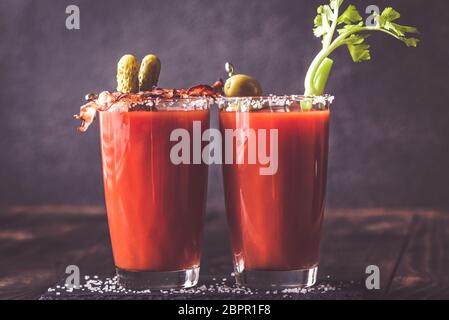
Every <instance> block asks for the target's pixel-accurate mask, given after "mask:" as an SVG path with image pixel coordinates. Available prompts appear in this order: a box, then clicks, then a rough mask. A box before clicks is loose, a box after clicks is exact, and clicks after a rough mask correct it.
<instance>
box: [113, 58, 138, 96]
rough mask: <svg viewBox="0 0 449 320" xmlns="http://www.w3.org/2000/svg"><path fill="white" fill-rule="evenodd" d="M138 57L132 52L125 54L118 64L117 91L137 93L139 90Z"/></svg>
mask: <svg viewBox="0 0 449 320" xmlns="http://www.w3.org/2000/svg"><path fill="white" fill-rule="evenodd" d="M138 68H139V67H138V64H137V59H136V57H134V56H133V55H131V54H127V55H124V56H123V57H122V58H121V59H120V60H119V62H118V64H117V91H118V92H123V93H135V92H137V91H139V81H138V79H137V78H138Z"/></svg>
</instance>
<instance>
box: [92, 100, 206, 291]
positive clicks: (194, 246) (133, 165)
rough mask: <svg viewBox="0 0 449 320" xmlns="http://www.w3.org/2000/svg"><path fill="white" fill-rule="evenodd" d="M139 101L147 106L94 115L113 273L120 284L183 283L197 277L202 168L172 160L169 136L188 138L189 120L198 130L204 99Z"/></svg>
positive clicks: (167, 285) (203, 199) (203, 189)
mask: <svg viewBox="0 0 449 320" xmlns="http://www.w3.org/2000/svg"><path fill="white" fill-rule="evenodd" d="M149 101H150V103H149ZM125 104H126V102H125ZM145 104H146V105H147V106H148V105H152V111H148V110H146V111H137V110H139V109H137V110H136V111H128V112H122V111H120V109H121V108H122V107H123V105H122V106H120V107H119V108H118V109H119V110H113V109H112V108H111V109H109V110H108V111H102V112H100V114H99V116H100V134H101V151H102V160H103V176H104V189H105V197H106V207H107V212H108V222H109V230H110V235H111V241H112V249H113V254H114V260H115V265H116V268H117V274H118V277H119V281H120V282H121V283H122V284H124V285H125V286H126V287H132V288H172V287H190V286H193V285H195V284H196V283H197V281H198V273H199V267H200V253H201V250H200V247H201V234H202V225H203V223H202V219H203V215H204V211H205V204H206V194H207V176H208V167H207V165H205V164H203V163H200V164H188V163H181V164H177V163H173V161H172V159H171V149H172V147H173V146H174V145H175V144H176V143H177V142H175V141H171V140H172V139H171V134H172V132H174V131H175V130H180V129H181V130H184V131H185V132H186V133H188V134H190V135H193V130H194V123H195V122H197V123H201V128H202V129H201V130H206V129H207V128H208V127H209V100H208V98H182V99H178V100H173V101H170V100H167V99H162V100H161V99H159V100H152V99H150V98H148V99H145ZM190 153H191V154H192V152H190Z"/></svg>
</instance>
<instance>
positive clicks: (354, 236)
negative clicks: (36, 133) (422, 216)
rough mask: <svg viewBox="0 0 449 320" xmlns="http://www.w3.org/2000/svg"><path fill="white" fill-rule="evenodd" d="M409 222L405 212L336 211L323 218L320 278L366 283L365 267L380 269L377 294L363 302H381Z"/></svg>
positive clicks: (409, 218) (368, 295)
mask: <svg viewBox="0 0 449 320" xmlns="http://www.w3.org/2000/svg"><path fill="white" fill-rule="evenodd" d="M411 221H412V216H411V215H410V214H409V212H408V211H407V210H384V209H338V210H331V211H330V212H327V216H326V217H325V224H324V232H323V236H324V238H323V243H322V246H321V259H320V260H321V262H320V268H319V269H320V270H319V275H320V277H321V278H323V277H326V278H330V279H338V280H342V281H349V280H356V281H360V282H361V283H363V284H364V283H365V279H366V274H365V271H366V267H367V266H368V265H377V266H378V267H379V269H380V290H370V291H368V290H365V298H382V297H383V296H384V295H385V293H386V290H387V288H388V285H389V281H390V279H391V277H392V273H393V272H394V268H395V265H396V263H397V259H398V258H399V256H400V251H401V248H402V246H403V242H404V239H405V238H406V236H407V232H408V229H409V226H410V223H411Z"/></svg>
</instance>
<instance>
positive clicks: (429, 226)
mask: <svg viewBox="0 0 449 320" xmlns="http://www.w3.org/2000/svg"><path fill="white" fill-rule="evenodd" d="M448 244H449V215H448V214H447V213H445V212H444V213H443V212H439V211H427V212H425V211H424V212H419V213H415V214H414V222H413V228H412V232H411V234H410V236H409V238H408V241H407V243H406V246H405V247H404V252H403V254H402V259H401V261H400V263H399V264H398V268H397V272H396V274H395V276H394V278H393V281H392V284H391V287H390V290H389V292H388V298H391V299H449V273H448V266H449V247H448Z"/></svg>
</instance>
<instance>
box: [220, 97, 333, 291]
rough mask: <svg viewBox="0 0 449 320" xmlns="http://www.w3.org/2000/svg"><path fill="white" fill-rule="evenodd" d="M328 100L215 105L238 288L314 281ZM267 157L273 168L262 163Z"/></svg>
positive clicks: (248, 99) (236, 100)
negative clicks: (241, 286) (220, 133)
mask: <svg viewBox="0 0 449 320" xmlns="http://www.w3.org/2000/svg"><path fill="white" fill-rule="evenodd" d="M332 100H333V98H332V97H330V96H323V97H314V98H307V97H303V96H267V97H233V98H220V99H219V100H218V105H219V109H220V112H219V121H220V129H221V131H222V135H223V136H224V137H227V138H228V139H226V141H225V143H224V144H223V154H224V161H223V165H222V167H223V178H224V190H225V202H226V211H227V218H228V224H229V229H230V235H231V244H232V251H233V258H234V269H235V275H236V281H237V283H238V284H241V285H244V286H248V287H256V288H276V287H280V288H282V287H307V286H311V285H313V284H314V283H315V282H316V274H317V267H318V257H319V245H320V236H321V226H322V222H323V213H324V205H325V193H326V173H327V157H328V139H329V115H330V111H329V106H330V104H331V102H332ZM254 152H256V153H257V154H256V155H254V154H252V153H254ZM270 154H271V161H277V163H276V164H272V163H271V164H268V161H267V159H268V158H267V157H266V156H267V155H270ZM268 167H270V168H268ZM267 169H270V170H267Z"/></svg>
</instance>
